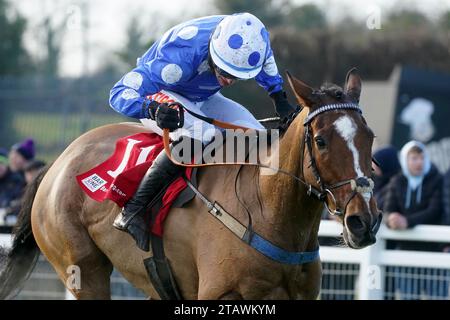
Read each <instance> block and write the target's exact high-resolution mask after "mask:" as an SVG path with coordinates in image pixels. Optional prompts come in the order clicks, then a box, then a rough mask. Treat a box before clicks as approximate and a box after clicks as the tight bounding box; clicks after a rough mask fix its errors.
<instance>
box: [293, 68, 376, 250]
mask: <svg viewBox="0 0 450 320" xmlns="http://www.w3.org/2000/svg"><path fill="white" fill-rule="evenodd" d="M288 79H289V82H290V85H291V87H292V89H293V91H294V93H295V95H296V97H297V100H298V102H299V103H300V104H301V105H303V106H304V107H305V109H307V115H306V116H305V117H304V118H301V119H295V122H297V121H303V122H302V123H301V124H300V123H297V125H302V126H304V139H303V141H302V146H303V150H302V152H303V157H304V160H303V165H302V166H301V170H302V172H301V176H302V177H303V179H304V180H305V182H306V184H307V185H310V186H311V187H310V192H311V193H312V194H313V195H316V196H317V197H318V198H319V199H320V200H322V201H324V203H325V205H326V207H327V209H328V210H329V212H330V213H331V214H334V215H336V216H338V218H339V220H340V221H341V222H342V223H343V226H344V232H343V234H344V240H345V242H346V243H347V244H348V245H349V246H350V247H352V248H363V247H365V246H367V245H370V244H373V243H374V242H375V235H376V233H377V231H378V228H379V225H380V223H381V216H382V215H381V212H380V211H379V210H378V208H377V205H376V202H375V199H374V197H373V192H372V189H373V181H372V180H371V179H370V178H369V177H370V176H371V172H372V152H371V150H372V143H373V139H374V134H373V132H372V130H371V129H370V128H369V127H368V125H367V123H366V121H365V120H364V118H363V116H362V114H361V110H360V109H359V106H358V102H359V96H360V93H361V78H360V77H359V75H358V73H357V71H356V69H352V70H350V71H349V72H348V74H347V77H346V82H345V87H344V89H342V88H340V87H338V86H336V85H325V86H322V87H321V89H320V90H314V89H313V88H311V87H310V86H308V85H307V84H305V83H303V82H302V81H300V80H298V79H296V78H294V77H293V76H291V75H290V74H288ZM298 118H300V117H298Z"/></svg>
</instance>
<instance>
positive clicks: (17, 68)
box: [0, 0, 32, 75]
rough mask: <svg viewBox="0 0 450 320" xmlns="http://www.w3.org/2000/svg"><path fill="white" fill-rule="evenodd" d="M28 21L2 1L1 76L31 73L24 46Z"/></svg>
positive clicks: (0, 10)
mask: <svg viewBox="0 0 450 320" xmlns="http://www.w3.org/2000/svg"><path fill="white" fill-rule="evenodd" d="M25 27H26V20H25V19H24V18H23V17H22V16H20V15H19V14H18V13H17V12H13V11H12V10H11V9H10V4H9V2H8V1H6V0H0V61H1V63H0V74H9V75H18V74H23V73H24V72H27V71H29V68H30V66H31V65H32V64H31V61H30V57H29V55H28V53H27V51H26V50H25V48H24V45H23V35H24V32H25Z"/></svg>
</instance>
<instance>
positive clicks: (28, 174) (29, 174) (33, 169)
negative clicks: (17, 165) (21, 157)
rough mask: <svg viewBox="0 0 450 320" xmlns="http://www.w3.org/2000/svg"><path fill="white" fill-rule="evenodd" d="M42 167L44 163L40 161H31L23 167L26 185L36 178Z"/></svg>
mask: <svg viewBox="0 0 450 320" xmlns="http://www.w3.org/2000/svg"><path fill="white" fill-rule="evenodd" d="M43 167H45V162H44V161H42V160H32V161H31V162H29V163H28V164H27V165H26V166H25V168H24V173H25V181H26V183H27V185H28V184H30V183H31V182H32V181H33V180H34V178H36V177H37V175H38V174H39V172H41V170H42V168H43Z"/></svg>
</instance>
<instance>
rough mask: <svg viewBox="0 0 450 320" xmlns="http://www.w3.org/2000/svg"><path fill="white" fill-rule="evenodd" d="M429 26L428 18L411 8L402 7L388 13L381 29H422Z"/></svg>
mask: <svg viewBox="0 0 450 320" xmlns="http://www.w3.org/2000/svg"><path fill="white" fill-rule="evenodd" d="M430 26H431V23H430V21H429V20H428V18H427V17H426V16H425V15H424V14H423V13H421V12H419V11H416V10H413V9H402V10H400V11H394V12H392V13H391V14H389V16H388V18H387V20H386V22H385V23H383V29H387V30H389V29H390V30H393V29H395V30H406V29H408V30H411V29H423V28H429V27H430Z"/></svg>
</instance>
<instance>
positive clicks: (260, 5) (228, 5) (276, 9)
mask: <svg viewBox="0 0 450 320" xmlns="http://www.w3.org/2000/svg"><path fill="white" fill-rule="evenodd" d="M214 5H215V7H216V8H217V9H218V11H219V12H220V13H221V14H233V13H238V12H249V13H251V14H253V15H255V16H256V17H258V18H259V19H260V20H261V21H263V22H264V24H265V25H266V26H267V27H268V28H270V27H274V26H277V25H280V24H283V23H284V12H283V8H284V7H289V6H290V0H282V1H275V0H246V1H242V0H227V1H223V0H215V1H214Z"/></svg>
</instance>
